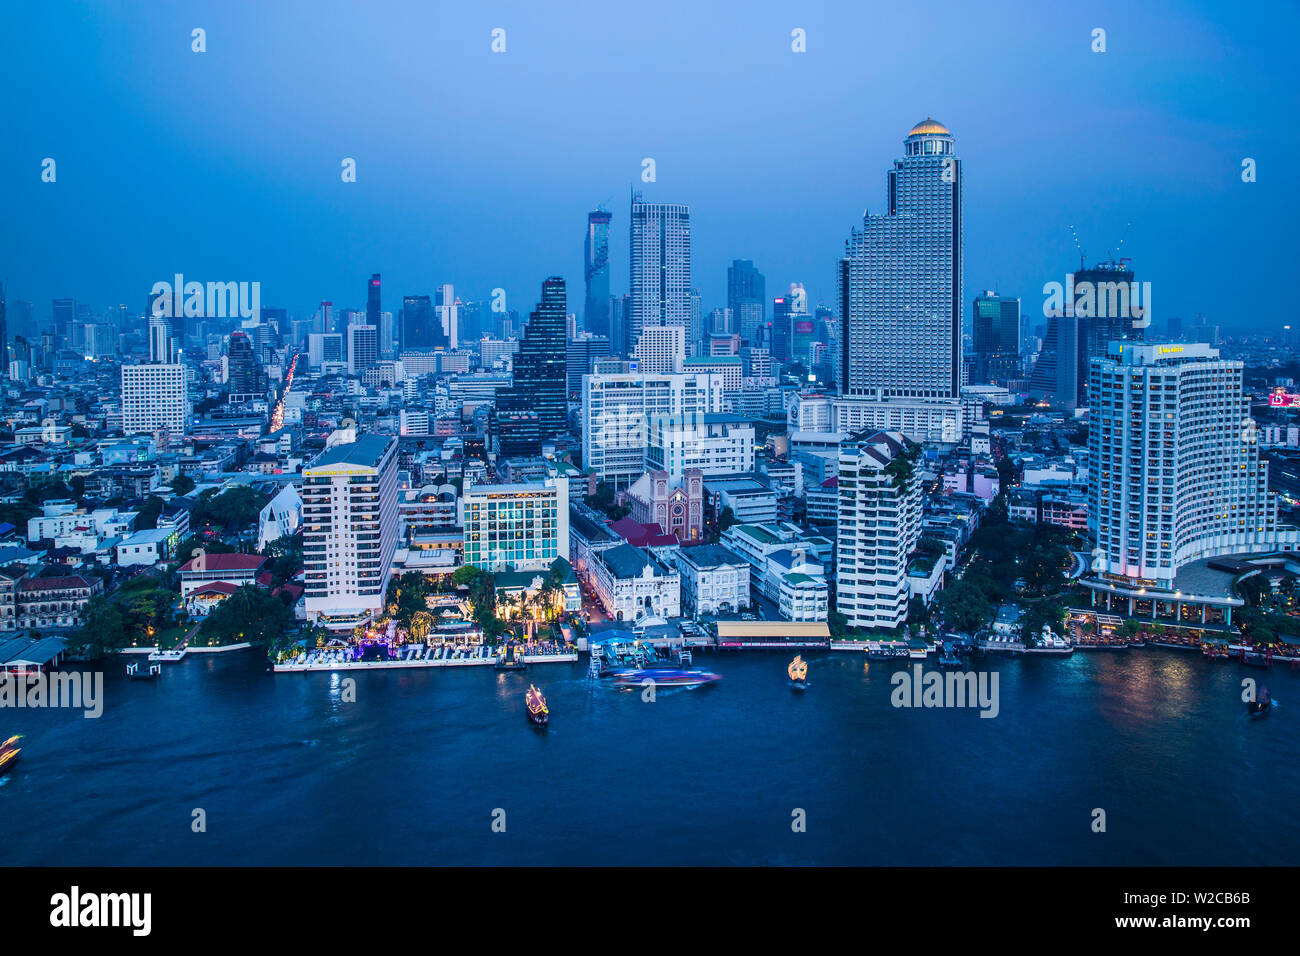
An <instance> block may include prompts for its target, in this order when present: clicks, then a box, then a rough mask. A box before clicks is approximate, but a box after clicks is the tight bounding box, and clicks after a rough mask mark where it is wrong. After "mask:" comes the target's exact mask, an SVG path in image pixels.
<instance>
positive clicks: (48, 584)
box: [18, 574, 91, 591]
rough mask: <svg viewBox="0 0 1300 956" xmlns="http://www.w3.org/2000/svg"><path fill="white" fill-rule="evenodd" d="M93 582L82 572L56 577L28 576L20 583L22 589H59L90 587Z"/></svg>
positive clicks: (19, 586) (19, 588)
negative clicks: (83, 575)
mask: <svg viewBox="0 0 1300 956" xmlns="http://www.w3.org/2000/svg"><path fill="white" fill-rule="evenodd" d="M90 586H91V582H90V581H87V580H86V579H85V578H83V577H82V576H81V575H80V574H72V575H67V576H63V577H56V578H28V579H27V580H26V581H22V582H20V583H19V585H18V590H20V591H57V590H58V589H60V588H88V587H90Z"/></svg>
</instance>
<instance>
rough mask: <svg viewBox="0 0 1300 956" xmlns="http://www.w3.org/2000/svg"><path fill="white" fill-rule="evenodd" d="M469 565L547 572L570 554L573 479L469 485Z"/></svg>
mask: <svg viewBox="0 0 1300 956" xmlns="http://www.w3.org/2000/svg"><path fill="white" fill-rule="evenodd" d="M459 507H460V512H461V514H460V518H461V527H462V528H464V531H465V563H466V564H467V565H469V564H472V565H474V566H475V567H477V568H482V569H483V570H485V571H502V570H507V569H510V570H515V571H544V570H546V569H548V568H550V566H551V564H552V562H554V561H555V559H556V558H564V559H565V560H568V557H569V479H568V478H565V477H563V476H560V477H556V478H546V479H544V480H542V481H536V482H523V483H520V484H511V485H470V486H469V487H467V488H466V489H465V490H464V494H462V495H461V499H460V504H459Z"/></svg>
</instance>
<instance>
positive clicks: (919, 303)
mask: <svg viewBox="0 0 1300 956" xmlns="http://www.w3.org/2000/svg"><path fill="white" fill-rule="evenodd" d="M885 201H886V208H885V210H884V212H883V213H881V214H876V215H872V214H871V213H870V212H869V211H868V213H867V214H866V215H864V217H863V221H862V229H861V230H857V229H855V230H853V232H852V234H851V235H850V236H849V239H848V241H847V242H846V243H845V254H844V257H843V259H841V260H840V281H839V306H840V308H839V313H840V315H839V323H840V324H839V329H840V335H839V336H838V338H839V340H840V341H839V342H838V343H837V347H836V354H835V362H836V365H835V376H836V385H837V387H838V391H839V393H840V395H841V396H844V397H846V398H857V399H862V400H866V401H871V402H885V403H894V404H895V405H897V404H898V403H922V404H924V403H932V402H938V403H948V402H953V401H956V400H957V399H959V398H960V395H961V388H962V385H964V384H965V378H964V369H963V364H962V343H961V329H962V321H961V319H962V302H963V297H962V296H963V294H962V165H961V160H960V159H958V158H957V156H956V154H955V152H954V149H953V136H952V133H951V132H950V131H949V130H948V128H947V127H946V126H944V125H943V124H942V123H939V122H936V121H935V120H933V119H931V118H930V117H926V118H925V119H924V120H923V121H921V122H920V123H917V124H916V125H915V126H913V127H912V128H911V130H909V131H908V133H907V137H906V138H905V139H904V140H903V155H902V157H901V158H899V159H896V160H894V165H893V168H892V169H890V170H889V183H888V192H887V195H886V199H885ZM868 411H870V410H868ZM859 417H861V416H859ZM894 417H898V416H894ZM913 418H914V419H916V416H913ZM916 420H917V422H918V424H916V425H915V426H914V427H913V429H912V431H913V432H922V434H915V433H909V436H908V437H911V438H917V439H919V440H927V439H931V438H934V439H935V440H948V439H940V438H938V437H937V436H935V435H931V434H930V432H931V431H934V430H935V427H938V426H935V427H931V425H932V424H933V423H934V422H940V423H942V421H943V420H944V419H943V414H942V413H940V414H939V416H938V417H937V418H936V417H935V416H928V415H921V416H920V418H919V419H916ZM926 423H930V424H926ZM847 424H849V425H851V426H854V427H856V426H858V425H863V426H869V425H879V426H882V427H883V426H886V425H888V426H890V427H897V426H898V425H899V424H901V420H900V421H899V422H897V423H896V422H894V421H893V420H892V418H890V417H888V416H885V417H882V416H880V415H875V416H874V417H872V416H868V418H865V419H863V420H862V421H860V422H859V421H857V420H856V419H855V420H851V421H849V422H848V423H847ZM938 430H940V431H941V430H942V428H941V427H940V428H939V429H938Z"/></svg>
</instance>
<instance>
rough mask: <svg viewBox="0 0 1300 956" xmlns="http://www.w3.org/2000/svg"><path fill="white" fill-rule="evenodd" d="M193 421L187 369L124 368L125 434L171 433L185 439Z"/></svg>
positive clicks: (161, 366) (159, 366)
mask: <svg viewBox="0 0 1300 956" xmlns="http://www.w3.org/2000/svg"><path fill="white" fill-rule="evenodd" d="M189 417H190V399H189V389H188V387H187V386H186V382H185V366H184V365H181V364H170V365H165V364H162V363H153V362H150V363H147V364H144V365H123V366H122V430H123V431H124V432H126V433H127V434H128V435H136V434H140V433H142V432H156V431H158V430H159V429H163V428H165V429H167V431H168V432H170V433H171V434H172V435H183V434H184V433H185V426H186V424H187V423H188V422H189Z"/></svg>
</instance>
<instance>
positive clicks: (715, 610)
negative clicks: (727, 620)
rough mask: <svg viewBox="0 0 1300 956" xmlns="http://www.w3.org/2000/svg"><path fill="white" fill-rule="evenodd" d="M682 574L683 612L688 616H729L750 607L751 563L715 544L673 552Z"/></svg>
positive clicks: (679, 549)
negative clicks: (688, 614)
mask: <svg viewBox="0 0 1300 956" xmlns="http://www.w3.org/2000/svg"><path fill="white" fill-rule="evenodd" d="M674 558H675V560H676V563H677V570H678V572H679V573H680V574H681V586H682V609H683V610H684V611H686V612H687V613H690V614H694V615H696V616H699V615H701V614H730V613H731V612H733V611H738V610H740V609H741V608H747V607H749V606H750V604H751V600H750V580H749V572H750V566H749V562H748V561H746V560H745V559H744V558H742V557H740V555H738V554H735V553H734V552H732V551H728V550H727V549H726V548H724V547H722V546H720V545H716V544H702V545H699V546H697V547H693V548H678V549H677V550H676V551H675V552H674Z"/></svg>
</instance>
